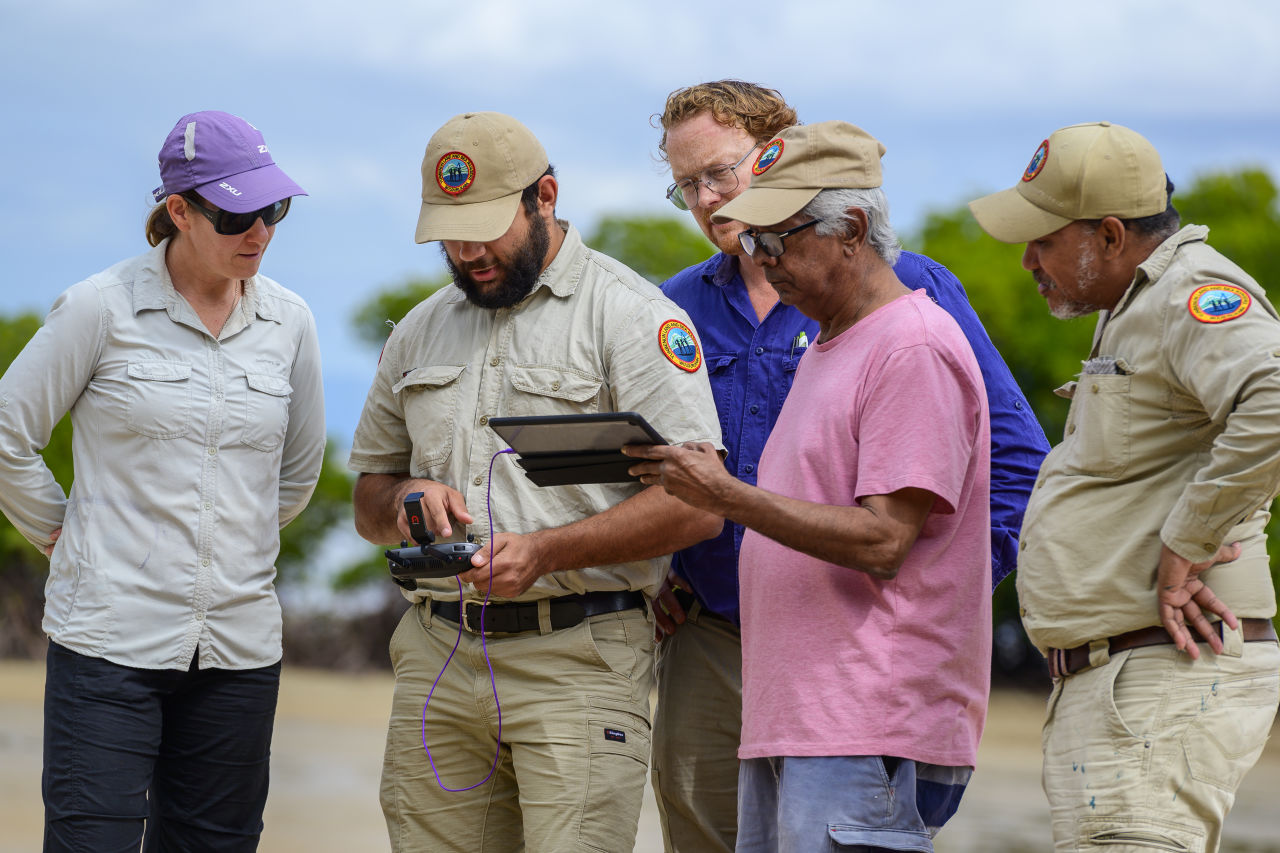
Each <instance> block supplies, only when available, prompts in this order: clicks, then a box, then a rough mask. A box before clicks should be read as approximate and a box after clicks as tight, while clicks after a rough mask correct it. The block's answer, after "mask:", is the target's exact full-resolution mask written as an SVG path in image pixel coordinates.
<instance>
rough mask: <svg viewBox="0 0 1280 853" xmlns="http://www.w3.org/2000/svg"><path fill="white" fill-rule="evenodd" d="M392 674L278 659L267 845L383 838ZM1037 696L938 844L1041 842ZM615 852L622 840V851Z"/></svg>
mask: <svg viewBox="0 0 1280 853" xmlns="http://www.w3.org/2000/svg"><path fill="white" fill-rule="evenodd" d="M43 689H44V668H43V665H42V664H39V663H30V662H25V661H0V853H28V851H35V850H39V848H40V837H41V821H42V806H41V803H40V763H41V759H40V753H41V746H40V738H41V701H42V700H41V697H42V693H43ZM390 697H391V678H390V676H389V675H384V674H369V675H354V676H353V675H341V674H334V673H329V672H321V671H312V670H298V669H286V670H285V672H284V676H283V679H282V684H281V691H280V708H279V713H278V716H277V722H276V735H275V741H274V750H273V759H272V781H271V798H270V799H269V801H268V803H267V813H266V818H265V821H266V831H265V833H264V834H263V837H262V845H261V849H262V850H263V851H265V853H293V851H299V853H301V851H307V853H329V851H332V853H352V851H378V850H386V849H387V841H386V832H385V829H384V826H383V822H382V813H381V811H380V810H379V808H378V774H379V772H380V767H381V757H382V738H383V730H384V726H385V725H386V716H387V709H388V707H389V705H390ZM1041 711H1042V702H1041V700H1040V699H1039V698H1038V697H1036V696H1034V695H1029V694H1024V693H997V694H996V695H995V696H994V697H993V700H992V707H991V714H990V718H989V721H988V724H987V733H986V736H985V737H984V739H983V743H982V750H981V752H980V753H979V758H978V772H977V773H976V774H975V775H974V779H973V782H972V784H971V785H970V787H969V790H968V792H966V794H965V798H964V801H963V803H962V804H961V807H960V811H959V813H958V814H957V815H956V817H955V818H954V819H953V820H952V821H951V823H950V824H948V826H947V828H946V829H945V830H944V831H943V833H942V835H941V836H940V837H939V838H938V841H937V850H938V851H939V853H979V852H980V851H981V853H990V851H1007V853H1023V852H1024V851H1027V853H1029V851H1043V850H1048V849H1049V848H1050V840H1049V832H1048V829H1047V821H1048V809H1047V807H1046V805H1045V803H1044V796H1043V794H1042V793H1041V791H1040V754H1039V736H1040V720H1041ZM1278 790H1280V739H1278V738H1275V737H1273V738H1272V740H1271V742H1270V743H1269V744H1268V748H1267V751H1266V753H1265V754H1264V755H1263V757H1262V760H1261V761H1260V762H1259V763H1258V766H1256V767H1255V768H1254V769H1253V771H1252V772H1251V773H1250V774H1249V776H1248V777H1247V778H1246V780H1245V784H1244V788H1243V789H1242V790H1241V792H1240V795H1239V797H1238V798H1237V800H1236V807H1235V809H1234V810H1233V811H1232V813H1231V816H1230V817H1229V818H1228V821H1227V827H1226V832H1225V838H1224V843H1223V848H1222V849H1223V851H1224V853H1268V851H1276V853H1280V812H1277V810H1276V807H1275V805H1274V800H1275V796H1276V792H1277V791H1278ZM635 850H636V851H638V853H656V851H661V850H662V835H661V831H660V829H659V827H658V813H657V807H656V806H655V805H654V802H653V796H652V794H651V793H647V794H646V800H645V806H644V812H643V814H642V815H641V819H640V834H639V837H638V839H637V841H636V846H635ZM620 853H621V851H620Z"/></svg>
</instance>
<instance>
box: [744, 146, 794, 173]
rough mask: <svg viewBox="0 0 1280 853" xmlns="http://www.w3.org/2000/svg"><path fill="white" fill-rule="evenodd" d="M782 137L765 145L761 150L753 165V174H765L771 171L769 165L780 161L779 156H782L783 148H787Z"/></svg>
mask: <svg viewBox="0 0 1280 853" xmlns="http://www.w3.org/2000/svg"><path fill="white" fill-rule="evenodd" d="M785 147H786V146H784V145H783V144H782V140H781V139H775V140H773V141H772V142H770V143H769V144H768V145H766V146H765V147H764V150H763V151H761V152H760V156H759V157H757V158H756V162H755V165H753V166H752V167H751V174H753V175H763V174H764V173H765V172H767V171H769V167H770V166H772V165H773V164H774V163H776V162H778V158H779V157H781V156H782V149H783V148H785Z"/></svg>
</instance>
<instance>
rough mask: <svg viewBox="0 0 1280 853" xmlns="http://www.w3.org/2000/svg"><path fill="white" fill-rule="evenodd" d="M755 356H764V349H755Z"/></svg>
mask: <svg viewBox="0 0 1280 853" xmlns="http://www.w3.org/2000/svg"><path fill="white" fill-rule="evenodd" d="M756 355H764V347H756Z"/></svg>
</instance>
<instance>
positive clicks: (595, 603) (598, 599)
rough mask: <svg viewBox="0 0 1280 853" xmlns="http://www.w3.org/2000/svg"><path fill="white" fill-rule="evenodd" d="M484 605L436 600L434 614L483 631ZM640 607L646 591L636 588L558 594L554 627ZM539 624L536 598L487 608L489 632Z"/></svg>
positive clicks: (486, 629)
mask: <svg viewBox="0 0 1280 853" xmlns="http://www.w3.org/2000/svg"><path fill="white" fill-rule="evenodd" d="M481 605H482V602H480V601H476V600H474V599H468V600H467V601H466V602H465V603H459V602H457V601H432V602H431V613H432V614H433V615H435V616H439V617H441V618H442V619H448V620H449V621H450V622H461V623H462V627H463V628H465V629H467V630H468V631H470V632H471V633H473V634H479V633H480V608H481ZM464 606H465V608H466V609H465V610H464V609H463V607H464ZM636 607H644V593H641V592H636V591H635V590H622V591H618V592H588V593H584V594H581V595H562V596H558V597H556V598H553V599H551V629H552V630H553V631H558V630H560V629H561V628H572V627H573V626H574V625H577V624H579V623H580V622H581V621H582V620H583V619H586V618H587V617H589V616H599V615H600V614H601V613H617V612H618V611H620V610H631V609H633V608H636ZM538 627H539V626H538V602H536V601H511V602H505V603H502V604H490V605H489V606H488V607H487V608H485V610H484V633H486V634H519V633H521V632H522V631H537V630H538Z"/></svg>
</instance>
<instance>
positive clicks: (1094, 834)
mask: <svg viewBox="0 0 1280 853" xmlns="http://www.w3.org/2000/svg"><path fill="white" fill-rule="evenodd" d="M1079 827H1080V829H1079V831H1080V835H1079V840H1078V844H1079V847H1077V848H1074V849H1079V850H1093V849H1095V848H1106V847H1112V846H1114V847H1117V848H1120V849H1122V850H1164V851H1168V853H1204V832H1203V831H1201V830H1199V829H1197V828H1194V827H1190V826H1183V825H1181V824H1177V823H1173V822H1172V821H1168V820H1155V819H1148V818H1096V819H1084V820H1081V821H1080V824H1079Z"/></svg>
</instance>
